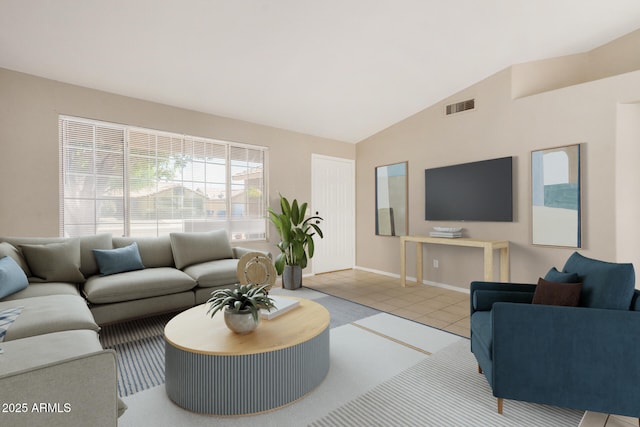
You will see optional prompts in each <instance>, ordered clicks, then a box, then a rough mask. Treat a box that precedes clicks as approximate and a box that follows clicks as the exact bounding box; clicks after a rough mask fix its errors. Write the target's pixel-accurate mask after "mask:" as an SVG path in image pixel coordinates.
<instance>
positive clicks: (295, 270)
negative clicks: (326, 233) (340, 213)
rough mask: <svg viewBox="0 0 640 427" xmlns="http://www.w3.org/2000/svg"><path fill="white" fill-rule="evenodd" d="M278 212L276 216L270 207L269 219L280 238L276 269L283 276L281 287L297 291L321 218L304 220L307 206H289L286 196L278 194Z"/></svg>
mask: <svg viewBox="0 0 640 427" xmlns="http://www.w3.org/2000/svg"><path fill="white" fill-rule="evenodd" d="M280 209H281V212H280V213H278V212H276V211H274V210H273V209H271V208H269V219H270V220H271V222H272V223H273V225H275V227H276V230H278V234H279V235H280V239H281V241H280V243H278V245H277V246H278V249H280V254H279V255H278V256H277V257H276V260H275V263H274V264H275V267H276V271H277V272H278V274H281V275H282V286H283V287H284V288H285V289H297V288H299V287H300V286H302V269H303V268H305V267H306V266H307V262H308V260H309V259H310V258H312V257H313V253H314V248H315V246H314V243H313V236H316V235H317V236H319V237H320V238H321V239H322V238H323V236H322V230H321V229H320V227H319V226H318V224H319V223H320V221H322V218H320V217H319V216H310V217H308V218H305V214H306V212H307V203H302V204H298V201H297V200H296V199H294V200H293V202H291V203H289V201H288V200H287V199H286V197H283V196H282V195H280Z"/></svg>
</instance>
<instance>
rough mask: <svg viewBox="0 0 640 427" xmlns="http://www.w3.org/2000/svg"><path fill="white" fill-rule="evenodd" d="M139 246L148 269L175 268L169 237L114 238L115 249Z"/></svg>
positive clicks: (143, 262)
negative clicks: (132, 245) (133, 244)
mask: <svg viewBox="0 0 640 427" xmlns="http://www.w3.org/2000/svg"><path fill="white" fill-rule="evenodd" d="M134 242H135V243H136V244H137V245H138V252H139V253H140V258H141V259H142V264H143V265H144V266H145V267H146V268H155V267H173V266H174V265H175V264H174V262H173V252H171V241H170V240H169V236H161V237H114V238H113V247H114V248H123V247H125V246H129V245H130V244H132V243H134Z"/></svg>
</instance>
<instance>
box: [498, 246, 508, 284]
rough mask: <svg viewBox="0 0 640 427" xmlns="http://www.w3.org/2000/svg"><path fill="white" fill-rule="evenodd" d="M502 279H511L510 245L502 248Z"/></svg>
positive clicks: (502, 280)
mask: <svg viewBox="0 0 640 427" xmlns="http://www.w3.org/2000/svg"><path fill="white" fill-rule="evenodd" d="M500 281H501V282H508V281H509V247H508V246H507V247H506V248H502V249H500Z"/></svg>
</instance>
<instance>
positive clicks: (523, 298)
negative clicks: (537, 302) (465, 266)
mask: <svg viewBox="0 0 640 427" xmlns="http://www.w3.org/2000/svg"><path fill="white" fill-rule="evenodd" d="M469 289H470V298H469V304H470V313H471V314H472V315H473V313H474V312H476V311H489V310H491V307H492V306H493V304H494V303H495V302H517V303H531V300H532V299H533V293H534V292H535V290H536V285H532V284H529V283H503V282H478V281H476V282H471V285H470V286H469Z"/></svg>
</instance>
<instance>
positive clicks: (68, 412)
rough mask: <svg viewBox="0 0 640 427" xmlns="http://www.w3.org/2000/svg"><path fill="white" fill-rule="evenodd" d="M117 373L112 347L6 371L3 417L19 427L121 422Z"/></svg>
mask: <svg viewBox="0 0 640 427" xmlns="http://www.w3.org/2000/svg"><path fill="white" fill-rule="evenodd" d="M1 357H2V355H0V358H1ZM116 376H117V373H116V354H115V352H114V351H113V350H102V351H98V352H94V353H90V354H86V355H83V356H77V357H72V358H68V359H63V360H60V361H57V362H54V363H49V364H45V365H41V366H37V367H33V368H29V369H23V370H21V371H16V372H9V373H4V374H2V375H0V405H2V406H1V407H0V411H1V414H0V419H2V423H3V425H11V426H14V427H21V426H25V427H27V426H29V427H34V426H43V427H44V426H47V427H53V426H61V427H62V426H71V425H78V426H80V425H91V426H116V425H117V418H118V397H117V386H116Z"/></svg>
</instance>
